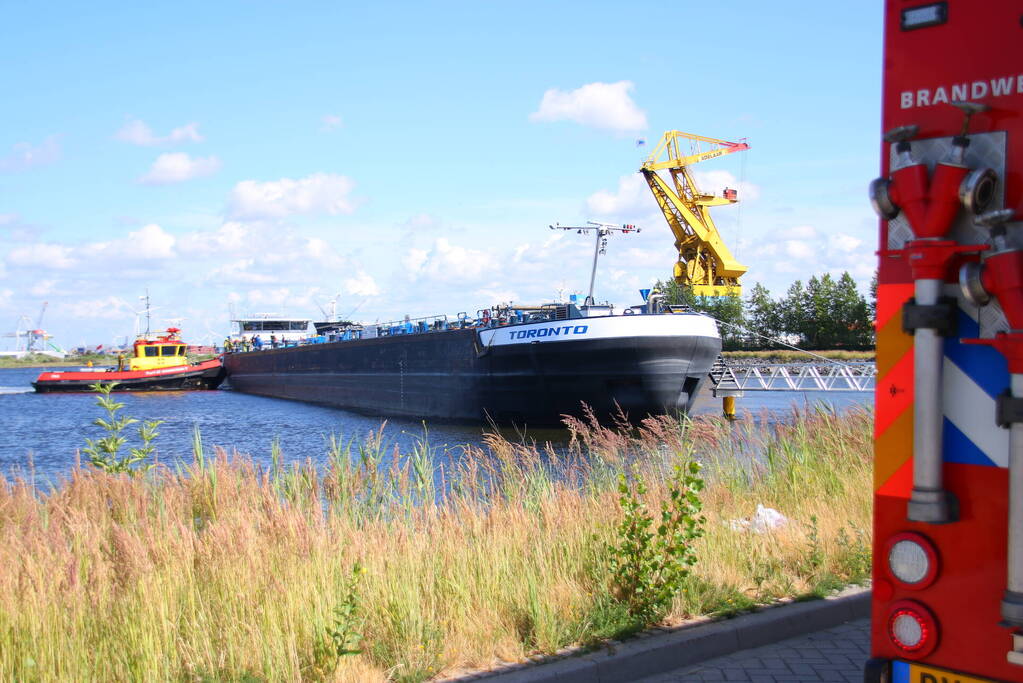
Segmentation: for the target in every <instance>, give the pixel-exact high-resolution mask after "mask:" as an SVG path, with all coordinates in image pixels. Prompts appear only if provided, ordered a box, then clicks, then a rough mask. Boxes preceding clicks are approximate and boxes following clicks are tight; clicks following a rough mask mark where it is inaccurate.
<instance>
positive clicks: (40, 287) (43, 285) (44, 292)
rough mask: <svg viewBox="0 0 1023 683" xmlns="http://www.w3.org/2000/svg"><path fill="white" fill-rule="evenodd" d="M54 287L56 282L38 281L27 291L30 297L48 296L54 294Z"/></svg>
mask: <svg viewBox="0 0 1023 683" xmlns="http://www.w3.org/2000/svg"><path fill="white" fill-rule="evenodd" d="M56 285H57V281H56V280H39V281H38V282H36V283H34V284H33V285H32V288H31V289H29V290H28V291H29V294H31V295H32V296H50V295H51V294H53V293H54V292H55V289H56Z"/></svg>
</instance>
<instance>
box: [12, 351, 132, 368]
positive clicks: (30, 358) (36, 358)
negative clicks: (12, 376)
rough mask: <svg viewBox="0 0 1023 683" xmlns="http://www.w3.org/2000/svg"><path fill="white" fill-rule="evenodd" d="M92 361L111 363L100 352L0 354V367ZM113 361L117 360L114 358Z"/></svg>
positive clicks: (98, 363)
mask: <svg viewBox="0 0 1023 683" xmlns="http://www.w3.org/2000/svg"><path fill="white" fill-rule="evenodd" d="M89 361H92V362H93V363H94V364H95V365H109V364H110V363H111V357H110V356H104V355H103V354H99V353H90V354H86V355H84V356H67V357H66V358H54V357H53V356H47V355H46V354H43V353H30V354H28V355H26V356H23V357H21V358H15V357H14V356H0V368H43V367H48V366H54V367H68V366H72V365H85V364H87V363H88V362H89ZM113 362H117V361H116V360H114V361H113Z"/></svg>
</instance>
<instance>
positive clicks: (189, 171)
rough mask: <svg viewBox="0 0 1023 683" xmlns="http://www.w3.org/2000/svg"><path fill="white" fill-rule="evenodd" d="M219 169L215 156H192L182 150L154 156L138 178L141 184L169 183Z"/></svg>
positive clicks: (197, 176)
mask: <svg viewBox="0 0 1023 683" xmlns="http://www.w3.org/2000/svg"><path fill="white" fill-rule="evenodd" d="M218 170H220V159H218V158H217V157H213V156H211V157H206V158H202V157H196V158H194V159H193V158H192V157H190V156H188V155H187V154H185V153H184V152H173V153H169V154H161V155H160V156H158V157H156V161H154V162H153V166H152V168H150V169H149V172H148V173H146V174H145V175H143V176H142V177H141V178H139V182H140V183H142V184H143V185H170V184H172V183H182V182H185V181H186V180H191V179H193V178H200V177H202V176H208V175H211V174H213V173H216V172H217V171H218Z"/></svg>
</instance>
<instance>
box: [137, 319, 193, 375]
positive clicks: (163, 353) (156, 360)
mask: <svg viewBox="0 0 1023 683" xmlns="http://www.w3.org/2000/svg"><path fill="white" fill-rule="evenodd" d="M180 332H181V330H179V329H178V328H176V327H171V328H169V329H168V330H167V331H166V332H165V333H163V334H157V335H155V336H153V337H139V338H138V339H136V340H135V344H134V345H133V349H134V353H133V355H132V357H131V358H130V359H129V361H128V369H129V370H152V369H154V368H169V367H175V366H178V365H187V364H188V360H187V358H186V357H185V353H186V350H187V349H188V345H187V344H185V342H183V341H181V337H180V336H179V335H180Z"/></svg>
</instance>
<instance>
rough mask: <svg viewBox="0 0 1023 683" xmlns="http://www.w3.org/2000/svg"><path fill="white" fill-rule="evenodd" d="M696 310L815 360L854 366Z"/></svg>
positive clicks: (842, 365) (722, 323)
mask: <svg viewBox="0 0 1023 683" xmlns="http://www.w3.org/2000/svg"><path fill="white" fill-rule="evenodd" d="M697 312H698V313H699V314H700V315H705V316H707V317H708V318H710V319H711V320H713V321H714V322H716V323H719V324H721V325H728V326H729V327H734V328H737V329H739V330H742V331H743V332H746V333H748V334H752V335H754V336H757V337H760V338H761V339H766V340H767V341H770V342H774V343H775V344H779V345H781V346H785V347H788V348H790V349H792V350H793V351H798V352H799V353H805V354H806V355H808V356H812V357H813V358H816V359H817V360H820V361H822V362H825V363H832V364H834V365H839V366H841V367H843V368H852V367H855V366H853V365H850V364H849V363H842V362H840V361H837V360H833V359H831V358H827V357H826V356H822V355H820V354H819V353H814V352H813V351H807V350H806V349H801V348H799V347H798V346H794V345H792V344H788V343H786V342H783V341H782V340H781V339H775V338H774V337H769V336H767V335H766V334H760V333H759V332H754V331H753V330H751V329H749V328H748V327H744V326H742V325H739V324H738V323H730V322H728V321H726V320H718V319H717V318H715V317H714V316H712V315H711V314H710V313H707V312H705V311H697Z"/></svg>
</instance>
